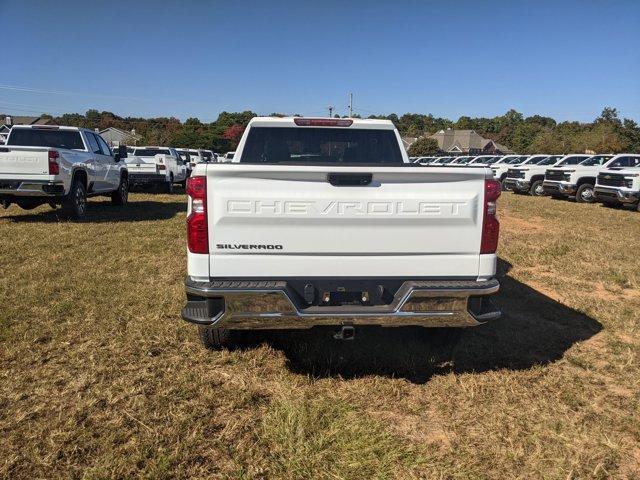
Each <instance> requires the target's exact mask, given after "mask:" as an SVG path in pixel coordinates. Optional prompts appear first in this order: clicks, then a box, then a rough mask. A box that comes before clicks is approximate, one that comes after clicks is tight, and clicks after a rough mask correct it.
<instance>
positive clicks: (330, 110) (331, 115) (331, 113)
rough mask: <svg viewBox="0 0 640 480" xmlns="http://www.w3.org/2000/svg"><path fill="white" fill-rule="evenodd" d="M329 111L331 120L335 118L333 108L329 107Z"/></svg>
mask: <svg viewBox="0 0 640 480" xmlns="http://www.w3.org/2000/svg"><path fill="white" fill-rule="evenodd" d="M327 108H328V109H329V118H332V117H333V107H331V106H329V107H327Z"/></svg>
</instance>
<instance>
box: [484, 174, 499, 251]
mask: <svg viewBox="0 0 640 480" xmlns="http://www.w3.org/2000/svg"><path fill="white" fill-rule="evenodd" d="M501 189H502V186H501V184H500V182H498V181H497V180H485V181H484V216H483V218H482V241H481V243H480V253H496V250H497V248H498V237H499V235H500V222H498V219H497V218H496V200H498V197H499V196H500V193H501Z"/></svg>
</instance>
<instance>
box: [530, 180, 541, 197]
mask: <svg viewBox="0 0 640 480" xmlns="http://www.w3.org/2000/svg"><path fill="white" fill-rule="evenodd" d="M529 193H530V194H531V195H533V196H534V197H542V196H544V187H543V186H542V180H536V181H535V182H533V183H532V184H531V188H530V189H529Z"/></svg>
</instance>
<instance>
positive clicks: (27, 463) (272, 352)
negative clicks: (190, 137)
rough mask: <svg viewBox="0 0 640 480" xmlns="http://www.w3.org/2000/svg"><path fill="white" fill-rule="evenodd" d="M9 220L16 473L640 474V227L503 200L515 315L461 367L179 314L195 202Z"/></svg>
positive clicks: (6, 290) (475, 341)
mask: <svg viewBox="0 0 640 480" xmlns="http://www.w3.org/2000/svg"><path fill="white" fill-rule="evenodd" d="M131 200H132V203H131V205H130V208H128V209H127V210H120V209H118V208H114V207H111V206H110V205H108V203H107V202H102V201H100V200H96V201H92V202H91V205H90V206H91V214H90V217H89V218H88V219H87V220H86V221H83V222H81V223H67V222H59V221H58V220H57V218H56V217H55V215H53V214H51V213H47V211H48V208H47V207H43V208H40V209H38V210H36V211H33V212H23V211H21V210H18V209H15V208H13V209H11V210H9V211H7V212H4V213H0V232H1V234H2V236H1V239H2V243H1V244H2V247H1V250H0V265H1V269H2V275H1V276H0V349H1V350H0V375H1V377H0V434H1V438H2V440H1V441H0V474H1V475H2V476H3V477H5V478H11V479H15V478H88V479H94V478H96V479H97V478H114V477H115V478H129V477H133V476H136V477H137V476H143V477H148V478H187V477H191V478H198V477H199V478H205V477H207V478H211V477H213V478H246V479H250V478H288V479H293V478H332V479H335V478H363V479H365V478H385V479H386V478H425V477H427V478H443V479H444V478H447V479H448V478H460V479H463V478H521V479H530V478H545V479H555V478H558V479H567V478H627V479H632V478H639V477H640V420H639V418H640V368H639V354H640V336H639V333H640V332H639V330H640V298H639V297H640V260H639V258H640V255H638V239H639V238H640V216H639V215H638V214H637V213H634V212H627V211H617V210H609V209H605V208H601V207H598V206H590V205H577V204H575V203H571V202H559V201H554V200H551V199H544V198H543V199H539V198H530V197H517V196H513V195H510V194H507V195H505V196H503V198H502V199H501V212H502V225H503V237H502V244H501V247H500V256H501V259H502V260H501V264H500V270H501V281H502V284H503V289H502V292H501V293H500V296H499V298H498V301H499V303H500V305H501V307H502V308H503V310H504V311H505V312H506V315H505V316H504V318H503V319H501V320H500V321H498V322H496V323H494V324H492V325H488V326H483V327H480V328H477V329H472V330H469V331H467V332H466V333H465V336H464V338H463V340H462V342H461V343H460V345H459V347H458V348H457V349H456V351H455V352H454V355H453V358H452V359H451V361H450V362H449V363H448V364H446V365H440V366H433V364H432V363H431V362H429V361H428V360H427V358H428V355H427V353H426V351H425V345H426V342H425V339H426V338H427V336H428V334H429V332H428V331H426V332H425V331H418V330H414V329H403V330H376V329H364V330H362V331H359V332H358V338H357V339H356V340H355V341H354V342H352V343H348V344H340V343H335V341H333V340H332V339H330V338H329V335H328V333H327V332H326V331H325V330H319V331H310V332H299V333H294V334H282V333H274V334H268V335H265V336H259V337H258V336H256V338H255V339H254V345H251V346H249V347H248V348H245V349H240V350H237V351H232V352H228V351H225V352H219V353H212V352H208V351H205V350H204V349H203V348H201V347H200V345H199V344H198V341H197V337H196V334H195V329H194V327H193V326H191V325H188V324H186V323H184V322H182V321H181V320H180V318H179V311H180V308H181V307H182V304H183V287H182V278H183V275H184V273H185V261H184V257H185V255H184V249H185V243H184V227H183V225H184V220H185V203H184V197H183V196H182V195H173V196H167V195H143V194H136V195H133V196H132V198H131Z"/></svg>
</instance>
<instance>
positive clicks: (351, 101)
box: [349, 93, 353, 118]
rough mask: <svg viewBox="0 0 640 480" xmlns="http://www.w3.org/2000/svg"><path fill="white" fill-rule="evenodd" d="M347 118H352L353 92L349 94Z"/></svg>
mask: <svg viewBox="0 0 640 480" xmlns="http://www.w3.org/2000/svg"><path fill="white" fill-rule="evenodd" d="M349 118H353V93H350V94H349Z"/></svg>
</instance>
